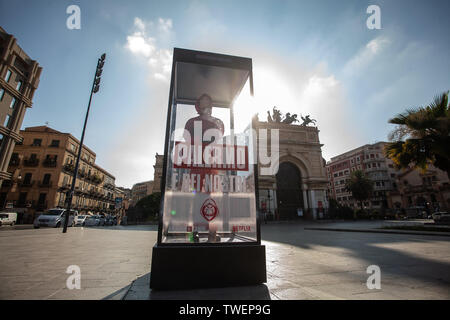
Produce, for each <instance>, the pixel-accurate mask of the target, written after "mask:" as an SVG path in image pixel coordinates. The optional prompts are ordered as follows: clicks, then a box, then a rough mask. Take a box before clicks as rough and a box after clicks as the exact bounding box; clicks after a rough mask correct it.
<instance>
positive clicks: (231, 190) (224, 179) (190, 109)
mask: <svg viewBox="0 0 450 320" xmlns="http://www.w3.org/2000/svg"><path fill="white" fill-rule="evenodd" d="M183 68H185V69H186V70H190V69H194V68H190V67H188V66H186V64H185V63H184V64H183ZM222 69H225V68H222ZM226 71H227V72H228V73H227V72H225V73H224V74H221V70H220V68H217V67H215V69H214V72H212V73H210V74H212V76H213V77H215V76H217V77H219V80H216V81H214V79H213V80H211V81H203V80H202V81H203V82H204V83H205V88H206V87H208V88H207V89H208V91H202V90H201V88H200V89H199V88H198V87H195V85H194V83H195V79H193V80H191V81H189V86H191V87H192V90H187V89H182V88H180V85H182V84H183V82H178V83H177V86H178V87H177V88H176V90H175V93H174V97H173V101H174V103H173V105H172V113H171V115H170V118H171V119H170V128H169V133H170V140H169V147H168V157H167V163H166V164H165V165H166V166H167V171H166V181H165V183H166V186H165V195H164V203H163V210H162V215H163V216H162V237H161V242H162V243H166V244H171V243H182V244H192V245H195V244H199V243H216V244H217V243H222V244H229V243H242V242H256V241H257V217H256V200H255V179H254V171H253V164H252V163H253V162H252V161H251V159H252V157H251V152H250V151H251V150H252V146H251V144H250V141H251V137H249V132H251V130H250V129H251V115H250V116H249V114H248V112H240V111H238V110H236V108H237V107H239V108H245V107H247V108H250V106H249V104H250V103H251V99H250V98H249V97H250V94H249V90H250V86H249V85H248V82H249V76H248V72H247V73H246V74H244V76H242V75H243V74H241V73H240V74H239V79H238V80H239V81H234V83H233V84H232V85H229V83H227V82H226V81H223V79H227V77H228V78H230V77H231V76H230V74H229V70H228V69H227V70H226ZM204 74H205V72H202V73H200V75H199V76H202V75H204ZM232 79H235V78H232ZM211 83H214V84H215V85H218V84H221V83H222V84H223V88H213V87H211ZM206 84H207V85H206ZM236 84H237V85H236ZM193 89H195V90H193ZM183 90H185V91H183ZM205 90H206V89H205ZM194 91H195V93H196V94H198V92H201V94H200V95H199V96H198V97H196V99H195V100H194V99H193V98H192V95H191V96H190V97H189V99H188V98H186V99H183V97H180V96H176V95H177V94H179V92H186V93H192V92H194ZM209 91H211V92H212V93H211V94H210V92H209ZM223 92H227V94H228V95H225V94H223ZM219 93H220V94H222V95H221V96H220V97H219ZM241 95H245V96H246V98H245V99H239V96H241ZM215 97H217V98H215ZM225 98H227V99H228V98H230V99H229V100H230V101H231V102H230V103H229V104H228V105H227V103H226V101H227V100H226V99H225ZM193 100H194V101H193ZM177 101H178V102H179V103H177ZM190 101H193V102H192V103H190ZM236 101H240V103H239V106H238V105H237V104H235V105H234V106H233V105H232V103H234V102H236ZM246 103H247V105H246ZM235 125H236V127H235Z"/></svg>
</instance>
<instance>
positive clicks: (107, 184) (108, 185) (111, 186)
mask: <svg viewBox="0 0 450 320" xmlns="http://www.w3.org/2000/svg"><path fill="white" fill-rule="evenodd" d="M103 188H105V189H110V190H114V185H113V184H112V183H105V184H104V185H103Z"/></svg>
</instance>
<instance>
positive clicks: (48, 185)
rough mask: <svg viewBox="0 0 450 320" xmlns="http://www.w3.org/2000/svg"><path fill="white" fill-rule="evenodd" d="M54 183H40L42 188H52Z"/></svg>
mask: <svg viewBox="0 0 450 320" xmlns="http://www.w3.org/2000/svg"><path fill="white" fill-rule="evenodd" d="M51 186H52V182H51V181H41V182H39V187H41V188H51Z"/></svg>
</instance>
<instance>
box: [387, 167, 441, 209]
mask: <svg viewBox="0 0 450 320" xmlns="http://www.w3.org/2000/svg"><path fill="white" fill-rule="evenodd" d="M389 202H390V206H391V207H392V208H396V209H400V208H404V209H407V210H415V209H418V210H420V211H428V213H432V212H435V211H445V210H448V209H450V183H449V178H448V175H447V173H446V172H444V171H442V170H439V169H437V168H436V167H434V166H429V167H428V168H427V170H425V171H422V170H420V169H407V170H405V171H404V172H402V173H401V174H399V175H398V176H397V177H396V180H395V188H394V190H392V191H391V192H390V194H389ZM410 213H413V212H410Z"/></svg>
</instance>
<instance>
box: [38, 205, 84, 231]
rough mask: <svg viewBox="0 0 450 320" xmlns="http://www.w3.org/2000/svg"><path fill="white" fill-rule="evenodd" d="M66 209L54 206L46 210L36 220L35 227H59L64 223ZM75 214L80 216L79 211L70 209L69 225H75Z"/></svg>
mask: <svg viewBox="0 0 450 320" xmlns="http://www.w3.org/2000/svg"><path fill="white" fill-rule="evenodd" d="M65 212H66V209H60V208H54V209H49V210H47V211H45V212H44V213H43V214H41V215H40V216H39V217H37V218H36V219H35V220H34V223H33V225H34V228H35V229H37V228H39V227H53V228H59V227H62V226H63V225H64V219H65ZM75 216H78V211H76V210H70V215H69V223H68V226H69V227H73V226H74V224H75V222H74V219H75Z"/></svg>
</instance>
